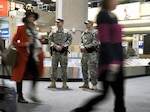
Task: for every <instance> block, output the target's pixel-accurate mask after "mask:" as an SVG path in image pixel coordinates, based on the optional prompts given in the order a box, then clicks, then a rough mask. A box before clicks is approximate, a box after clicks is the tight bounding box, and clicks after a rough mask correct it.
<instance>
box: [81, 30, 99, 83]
mask: <svg viewBox="0 0 150 112" xmlns="http://www.w3.org/2000/svg"><path fill="white" fill-rule="evenodd" d="M96 35H97V32H96V30H95V29H92V30H90V31H88V30H85V31H84V32H83V34H82V36H81V44H80V46H84V47H85V48H86V51H85V52H82V59H81V64H82V74H83V80H84V84H88V82H89V78H88V77H89V75H88V73H89V74H90V77H91V83H92V84H93V85H96V84H97V71H96V68H97V64H98V59H97V58H98V49H99V41H98V40H97V38H96Z"/></svg>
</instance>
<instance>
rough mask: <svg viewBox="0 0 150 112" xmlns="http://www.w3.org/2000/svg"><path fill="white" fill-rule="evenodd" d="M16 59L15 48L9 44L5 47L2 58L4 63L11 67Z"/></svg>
mask: <svg viewBox="0 0 150 112" xmlns="http://www.w3.org/2000/svg"><path fill="white" fill-rule="evenodd" d="M16 59H17V49H16V48H15V47H14V46H13V45H10V46H9V47H8V49H6V51H5V54H4V59H3V60H4V62H5V64H6V65H8V66H11V67H13V66H15V64H16Z"/></svg>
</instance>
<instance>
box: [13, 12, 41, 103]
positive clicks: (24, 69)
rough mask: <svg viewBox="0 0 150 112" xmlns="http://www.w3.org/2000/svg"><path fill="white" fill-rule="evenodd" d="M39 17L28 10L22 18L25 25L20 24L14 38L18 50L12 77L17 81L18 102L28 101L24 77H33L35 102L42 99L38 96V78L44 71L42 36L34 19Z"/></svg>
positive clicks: (33, 97)
mask: <svg viewBox="0 0 150 112" xmlns="http://www.w3.org/2000/svg"><path fill="white" fill-rule="evenodd" d="M38 18H39V15H38V14H37V13H35V12H29V11H28V12H26V14H25V17H24V18H23V19H22V21H23V22H24V25H22V26H18V28H17V32H16V34H15V35H14V37H13V38H12V44H13V45H14V46H15V47H16V49H17V51H18V55H17V61H16V65H15V66H14V67H13V68H12V77H11V79H12V80H14V81H16V88H17V93H18V102H20V103H28V101H27V100H25V99H24V97H23V92H22V86H23V81H22V80H23V78H24V77H28V78H32V86H31V90H30V96H29V97H30V99H31V100H32V101H35V102H39V101H40V100H39V99H38V98H37V96H36V93H37V91H36V89H37V88H36V86H37V79H38V78H39V76H40V75H42V72H43V56H44V55H43V51H42V41H41V38H40V37H41V36H40V35H39V34H38V32H37V31H36V27H35V24H34V21H36V20H37V19H38Z"/></svg>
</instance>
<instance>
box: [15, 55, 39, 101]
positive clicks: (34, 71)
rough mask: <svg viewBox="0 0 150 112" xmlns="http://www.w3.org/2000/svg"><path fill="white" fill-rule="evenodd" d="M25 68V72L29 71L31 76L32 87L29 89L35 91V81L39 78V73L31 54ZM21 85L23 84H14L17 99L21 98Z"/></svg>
mask: <svg viewBox="0 0 150 112" xmlns="http://www.w3.org/2000/svg"><path fill="white" fill-rule="evenodd" d="M26 67H27V68H26V70H29V71H30V73H31V75H32V86H31V88H32V90H35V88H36V81H37V79H38V76H39V71H38V67H37V64H36V62H35V60H34V58H33V56H32V54H30V55H29V59H28V62H27V65H26ZM22 83H23V82H22V81H21V82H17V83H16V87H17V93H18V97H19V98H23V93H22Z"/></svg>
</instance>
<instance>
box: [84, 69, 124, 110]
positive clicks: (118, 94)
mask: <svg viewBox="0 0 150 112" xmlns="http://www.w3.org/2000/svg"><path fill="white" fill-rule="evenodd" d="M105 73H107V71H106V72H104V74H103V75H105ZM123 85H124V80H123V70H122V68H121V69H120V72H119V73H118V74H117V80H116V81H114V82H109V81H106V80H104V79H103V90H104V92H103V93H102V94H100V95H98V96H95V97H93V98H92V99H90V100H89V101H87V103H86V104H84V106H83V107H85V108H87V112H88V110H89V111H90V110H92V107H93V106H94V105H95V104H97V103H99V102H101V101H103V100H104V99H105V97H106V95H107V93H108V88H109V87H111V88H112V90H113V92H114V95H115V102H114V112H126V109H125V104H124V87H123Z"/></svg>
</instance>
